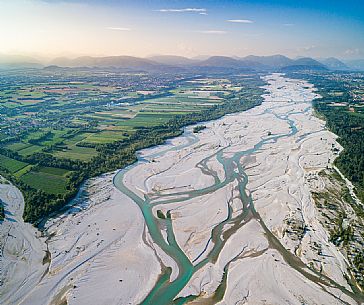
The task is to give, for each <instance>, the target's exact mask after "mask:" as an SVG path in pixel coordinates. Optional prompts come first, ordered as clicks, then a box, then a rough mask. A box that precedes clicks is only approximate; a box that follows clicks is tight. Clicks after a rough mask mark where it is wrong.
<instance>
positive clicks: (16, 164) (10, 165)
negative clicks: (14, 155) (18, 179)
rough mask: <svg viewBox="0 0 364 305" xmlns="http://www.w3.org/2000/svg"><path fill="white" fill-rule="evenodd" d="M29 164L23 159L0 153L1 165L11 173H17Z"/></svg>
mask: <svg viewBox="0 0 364 305" xmlns="http://www.w3.org/2000/svg"><path fill="white" fill-rule="evenodd" d="M27 165H28V164H27V163H25V162H22V161H18V160H14V159H11V158H8V157H6V156H3V155H0V167H2V168H4V169H6V170H7V171H9V172H10V173H16V172H17V171H19V170H21V169H22V168H24V167H25V166H27Z"/></svg>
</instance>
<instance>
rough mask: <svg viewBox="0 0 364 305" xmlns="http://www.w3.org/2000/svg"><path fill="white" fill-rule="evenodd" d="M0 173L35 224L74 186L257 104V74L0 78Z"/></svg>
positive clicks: (53, 71)
mask: <svg viewBox="0 0 364 305" xmlns="http://www.w3.org/2000/svg"><path fill="white" fill-rule="evenodd" d="M0 84H1V85H0V118H1V121H0V130H1V137H0V161H1V166H0V173H1V174H2V175H3V176H6V177H7V178H8V179H10V180H11V181H12V182H13V183H15V184H16V185H17V186H18V187H19V188H20V189H21V190H22V191H23V194H24V197H25V200H26V208H25V218H26V219H27V220H28V221H31V222H33V223H37V222H38V221H39V220H40V219H41V218H42V217H43V216H47V215H48V214H49V213H50V212H53V211H56V210H57V209H58V208H60V207H62V206H63V205H64V204H65V203H66V202H68V200H70V199H71V198H72V197H73V196H74V195H75V194H76V192H77V190H78V186H79V185H80V183H81V182H82V181H83V180H84V179H86V178H88V177H92V176H95V175H98V174H101V173H103V172H106V171H110V170H115V169H117V168H121V167H123V166H125V165H127V164H130V163H131V162H134V161H135V151H136V150H137V149H140V148H142V147H145V146H149V145H154V144H160V143H162V142H163V141H164V140H165V139H166V138H168V137H171V136H175V135H178V134H180V132H181V127H183V126H184V125H186V124H193V123H196V122H199V121H204V120H209V119H213V118H217V117H219V116H222V115H224V114H225V113H229V112H235V111H240V110H244V109H247V108H249V107H252V106H254V105H256V104H259V103H260V94H261V93H262V89H260V88H259V86H261V85H262V82H261V81H260V78H259V75H258V74H254V75H252V74H246V75H244V74H241V75H234V74H229V75H224V76H223V77H222V76H221V75H211V76H209V77H206V76H202V75H191V74H183V73H179V74H147V73H136V72H133V73H131V72H118V71H101V70H89V69H87V70H85V71H84V70H82V69H59V68H45V69H42V70H31V69H28V70H9V71H1V72H0Z"/></svg>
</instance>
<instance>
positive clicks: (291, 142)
mask: <svg viewBox="0 0 364 305" xmlns="http://www.w3.org/2000/svg"><path fill="white" fill-rule="evenodd" d="M264 80H265V81H266V82H267V85H266V87H265V89H266V90H267V91H266V94H265V96H264V102H263V104H262V105H261V106H258V107H255V108H253V109H250V110H248V111H245V112H242V113H237V114H232V115H226V116H224V117H223V118H221V119H219V120H215V121H211V122H206V123H204V125H205V126H206V128H205V129H203V130H202V131H200V132H199V133H196V134H194V133H193V132H192V129H193V126H190V127H187V128H186V129H185V132H184V134H183V136H181V137H177V138H174V139H172V140H170V141H168V142H167V143H166V144H164V145H160V146H157V147H153V148H149V149H145V150H142V151H140V152H139V162H137V163H135V164H134V165H132V166H130V167H128V168H126V169H124V170H121V171H118V172H117V173H114V174H110V175H104V176H102V177H99V178H96V179H93V180H91V181H89V182H88V184H86V185H85V187H84V188H83V189H82V190H81V193H80V196H79V198H78V199H77V202H74V204H73V205H72V207H70V209H69V210H68V211H67V212H66V213H65V214H63V215H61V216H59V217H57V218H56V219H52V220H50V221H48V222H47V224H46V225H45V227H46V232H47V238H46V237H43V238H36V240H37V241H39V242H38V244H36V243H35V242H33V243H32V244H33V247H35V250H36V251H35V253H42V252H44V251H45V250H47V251H49V253H50V257H51V260H50V262H47V261H44V260H41V259H39V254H38V256H34V258H33V257H32V260H31V261H30V262H29V263H28V264H27V265H28V266H31V268H33V269H34V268H35V270H38V273H34V278H31V279H30V278H27V276H26V275H27V273H29V272H27V273H26V272H23V273H22V272H21V271H16V274H17V279H18V278H19V280H18V283H21V287H22V289H23V290H22V293H21V294H20V293H19V294H17V293H13V294H8V295H7V296H8V298H7V299H1V303H4V304H18V303H20V304H52V303H53V304H64V303H65V302H66V301H67V303H68V304H140V303H141V304H158V305H163V304H172V303H173V301H174V302H175V304H186V303H189V304H302V303H304V304H345V303H346V304H357V303H358V302H359V303H360V302H362V301H363V299H362V296H360V295H355V294H354V293H353V292H352V290H351V288H350V286H349V285H348V284H347V282H346V279H345V276H346V275H347V273H348V271H347V265H348V263H347V261H346V259H345V257H344V256H343V255H342V254H341V253H340V251H339V250H338V249H337V248H336V247H335V246H334V245H333V244H332V243H330V242H329V241H328V240H329V235H328V232H326V231H325V229H324V228H323V227H322V225H321V224H320V222H319V221H318V219H317V217H316V208H315V205H314V202H313V199H312V196H311V192H312V191H314V190H315V188H319V187H320V178H319V176H318V172H319V171H320V170H321V169H324V168H326V167H328V166H331V164H332V162H333V160H334V159H335V154H334V151H335V148H338V149H341V147H340V146H339V144H338V143H337V142H336V136H335V135H334V134H333V133H331V132H329V131H328V130H327V129H326V128H325V122H324V121H322V120H320V119H319V118H317V117H316V116H315V115H314V113H313V109H312V104H311V102H312V100H313V99H315V98H316V97H318V96H317V94H316V93H315V89H314V87H313V86H312V85H311V84H308V83H307V82H305V81H300V80H293V79H288V78H286V77H285V76H284V75H281V74H272V75H269V76H266V77H265V78H264ZM8 187H11V186H8ZM18 197H19V198H20V199H19V200H20V201H21V196H18ZM9 200H10V201H11V199H9ZM4 223H5V222H4ZM27 230H34V229H27ZM30 232H31V234H32V235H34V236H37V234H39V232H38V233H37V232H36V231H35V230H34V232H33V231H30ZM13 243H15V242H14V241H13ZM34 245H35V246H34ZM318 245H319V246H320V247H319V248H320V251H318ZM40 257H41V256H40ZM35 258H37V259H35ZM37 266H38V267H39V268H37ZM29 268H30V267H29ZM33 269H32V270H33ZM40 271H42V272H40ZM7 274H8V275H7V277H5V278H4V282H3V285H4V286H3V287H10V286H9V285H10V284H9V283H11V285H15V284H14V283H13V282H14V281H13V282H10V281H9V276H11V274H13V275H14V274H15V271H13V272H10V271H9V272H8V273H7ZM21 280H22V281H21ZM8 289H10V288H8ZM9 291H10V290H9ZM1 297H3V295H2V296H1ZM40 300H41V301H40Z"/></svg>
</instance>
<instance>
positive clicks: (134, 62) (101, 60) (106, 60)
mask: <svg viewBox="0 0 364 305" xmlns="http://www.w3.org/2000/svg"><path fill="white" fill-rule="evenodd" d="M50 64H51V65H56V66H60V67H103V68H104V67H114V68H146V67H154V66H157V65H158V64H157V63H155V62H153V61H151V60H148V59H143V58H139V57H133V56H106V57H91V56H82V57H77V58H75V59H68V58H64V57H62V58H56V59H55V60H53V61H52V62H51V63H50Z"/></svg>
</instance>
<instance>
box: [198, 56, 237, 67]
mask: <svg viewBox="0 0 364 305" xmlns="http://www.w3.org/2000/svg"><path fill="white" fill-rule="evenodd" d="M197 65H198V66H201V67H221V68H236V67H239V66H240V62H239V60H237V59H234V58H231V57H227V56H211V57H209V58H208V59H206V60H202V61H200V62H199V63H198V64H197Z"/></svg>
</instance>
